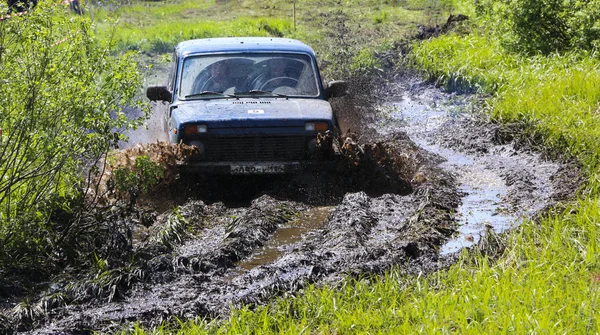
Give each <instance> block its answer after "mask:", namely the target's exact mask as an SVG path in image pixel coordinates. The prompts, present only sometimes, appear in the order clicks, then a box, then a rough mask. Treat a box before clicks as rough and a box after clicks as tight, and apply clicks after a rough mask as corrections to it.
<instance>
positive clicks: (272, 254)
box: [238, 206, 333, 271]
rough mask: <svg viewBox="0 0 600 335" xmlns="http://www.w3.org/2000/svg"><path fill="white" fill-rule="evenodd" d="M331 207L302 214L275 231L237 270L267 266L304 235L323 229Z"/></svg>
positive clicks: (313, 209) (317, 208)
mask: <svg viewBox="0 0 600 335" xmlns="http://www.w3.org/2000/svg"><path fill="white" fill-rule="evenodd" d="M332 209H333V207H331V206H325V207H314V208H311V209H308V210H307V211H305V212H302V213H301V214H300V216H299V217H298V218H297V219H295V220H293V221H290V222H288V223H287V224H286V225H284V226H282V227H280V228H279V229H277V231H276V232H275V233H274V234H273V236H272V237H271V238H270V239H269V241H268V242H267V243H266V244H265V245H264V246H263V247H262V248H260V249H259V250H258V251H256V252H255V253H254V254H253V255H252V256H251V257H250V258H248V259H245V260H243V261H241V262H240V263H238V268H239V269H241V270H245V271H250V270H252V269H254V268H255V267H257V266H261V265H264V264H269V263H272V262H273V261H275V260H276V259H277V258H279V257H281V256H282V255H283V254H284V253H285V252H286V251H288V250H289V249H290V248H291V247H292V246H293V245H294V244H295V243H297V242H300V241H301V240H302V238H303V237H306V236H305V234H306V233H309V232H312V231H315V230H317V229H319V228H321V227H323V225H324V223H325V220H326V219H327V217H328V216H329V214H330V213H331V211H332Z"/></svg>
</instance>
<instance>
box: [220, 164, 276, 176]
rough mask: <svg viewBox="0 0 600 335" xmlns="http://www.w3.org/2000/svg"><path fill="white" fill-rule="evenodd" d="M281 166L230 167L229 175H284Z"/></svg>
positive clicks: (251, 165) (250, 165)
mask: <svg viewBox="0 0 600 335" xmlns="http://www.w3.org/2000/svg"><path fill="white" fill-rule="evenodd" d="M284 172H285V167H284V166H283V164H244V165H231V168H230V173H231V174H272V173H284Z"/></svg>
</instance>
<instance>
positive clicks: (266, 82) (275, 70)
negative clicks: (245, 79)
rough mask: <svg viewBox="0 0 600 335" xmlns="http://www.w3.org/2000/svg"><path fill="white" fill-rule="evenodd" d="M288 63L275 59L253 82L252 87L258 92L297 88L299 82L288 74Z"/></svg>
mask: <svg viewBox="0 0 600 335" xmlns="http://www.w3.org/2000/svg"><path fill="white" fill-rule="evenodd" d="M286 67H287V61H286V60H284V59H281V58H275V59H272V60H270V61H269V62H268V63H267V66H266V68H265V69H262V72H261V73H260V74H258V75H257V76H256V78H255V79H253V80H252V87H254V89H258V90H267V91H271V90H273V89H275V88H277V87H280V86H290V87H295V86H296V85H297V84H298V80H297V79H295V78H293V77H292V76H291V75H290V74H288V73H287V68H286Z"/></svg>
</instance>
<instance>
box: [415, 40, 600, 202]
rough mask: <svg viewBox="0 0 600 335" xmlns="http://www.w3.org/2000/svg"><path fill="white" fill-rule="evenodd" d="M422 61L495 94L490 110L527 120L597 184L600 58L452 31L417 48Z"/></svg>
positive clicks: (452, 79) (439, 74)
mask: <svg viewBox="0 0 600 335" xmlns="http://www.w3.org/2000/svg"><path fill="white" fill-rule="evenodd" d="M414 59H415V61H416V64H417V66H418V67H420V68H422V69H424V70H425V71H427V72H428V73H429V75H430V76H431V77H432V78H435V79H437V80H438V81H440V82H442V83H444V84H446V85H448V86H450V87H452V86H456V84H457V83H458V84H463V85H464V84H467V85H468V86H469V87H476V88H478V90H479V91H481V92H484V93H489V94H493V95H494V97H493V98H492V99H491V100H490V101H489V111H490V113H491V114H492V115H493V116H494V117H496V118H497V119H498V120H501V121H503V122H519V123H523V124H525V125H528V130H529V131H530V132H531V134H532V135H535V136H537V137H538V138H540V139H541V141H542V142H543V143H542V144H544V145H546V146H547V147H548V148H550V149H551V150H554V151H555V152H557V153H561V154H562V155H564V156H565V157H577V158H578V159H579V160H580V162H581V163H582V165H583V166H584V167H585V169H586V172H587V173H588V175H589V177H590V184H589V185H588V187H589V188H590V189H594V190H595V189H596V188H597V187H598V182H597V178H598V177H597V176H596V174H597V170H598V168H599V162H600V145H599V143H600V114H599V107H600V105H599V104H600V90H598V87H600V86H599V85H600V62H599V61H598V60H597V58H595V57H591V56H590V55H587V54H581V53H568V54H563V55H558V54H556V55H552V56H548V57H542V56H537V57H523V56H520V55H516V54H511V53H507V52H505V51H504V50H503V49H502V48H501V46H500V45H499V43H498V42H497V41H496V40H494V39H492V38H490V36H478V35H472V36H468V37H459V36H447V37H443V38H440V39H435V40H430V41H428V42H426V43H423V44H421V45H420V46H419V47H417V48H416V50H415V53H414Z"/></svg>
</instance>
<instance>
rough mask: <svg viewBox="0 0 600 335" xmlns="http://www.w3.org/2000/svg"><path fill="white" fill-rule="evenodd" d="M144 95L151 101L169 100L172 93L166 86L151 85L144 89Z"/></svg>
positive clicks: (171, 97)
mask: <svg viewBox="0 0 600 335" xmlns="http://www.w3.org/2000/svg"><path fill="white" fill-rule="evenodd" d="M146 96H147V97H148V99H150V100H152V101H171V99H173V95H172V94H171V91H169V89H167V87H166V86H158V85H151V86H148V88H147V89H146Z"/></svg>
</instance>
